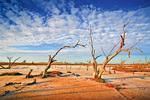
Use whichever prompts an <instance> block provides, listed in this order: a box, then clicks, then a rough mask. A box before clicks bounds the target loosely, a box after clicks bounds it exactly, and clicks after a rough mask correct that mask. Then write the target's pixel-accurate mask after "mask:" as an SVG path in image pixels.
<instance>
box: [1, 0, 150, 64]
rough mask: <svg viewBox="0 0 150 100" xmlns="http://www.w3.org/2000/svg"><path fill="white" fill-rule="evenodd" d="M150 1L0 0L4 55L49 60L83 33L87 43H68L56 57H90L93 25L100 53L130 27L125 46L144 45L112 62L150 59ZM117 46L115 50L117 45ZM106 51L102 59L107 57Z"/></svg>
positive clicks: (69, 59) (83, 59)
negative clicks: (49, 56) (90, 35)
mask: <svg viewBox="0 0 150 100" xmlns="http://www.w3.org/2000/svg"><path fill="white" fill-rule="evenodd" d="M149 16H150V1H149V0H0V61H8V60H7V56H14V58H17V57H21V59H19V61H20V62H22V61H23V60H27V62H32V61H34V62H47V61H48V55H53V54H54V53H55V52H56V51H57V50H58V49H59V48H60V47H62V46H64V45H70V46H71V45H75V44H76V42H77V41H78V40H79V39H80V43H81V44H87V47H86V49H85V48H82V47H77V48H75V49H64V50H62V51H61V52H60V53H59V54H58V55H57V56H56V58H55V59H56V60H57V61H59V62H61V61H63V62H86V61H88V60H89V59H91V56H90V50H91V49H90V45H89V43H88V42H89V41H90V39H89V32H90V31H89V29H90V25H91V26H92V37H93V42H94V48H95V50H96V55H103V53H102V51H101V48H103V49H104V51H105V53H106V54H108V53H109V51H110V50H111V48H112V47H113V46H114V45H115V44H116V43H117V42H118V41H119V40H120V35H121V34H122V27H123V25H124V24H125V23H127V22H128V21H129V20H131V22H130V23H129V24H128V25H127V27H126V28H125V31H126V33H128V35H127V36H126V41H125V44H126V45H125V47H124V48H127V47H130V46H132V45H133V44H135V43H136V42H137V41H138V40H139V39H141V38H143V40H142V41H140V43H139V44H138V45H137V46H136V47H137V48H140V49H141V50H142V51H144V53H145V54H142V53H141V52H139V51H136V50H131V58H128V56H127V53H121V54H119V55H118V56H117V57H116V58H114V59H113V60H112V61H111V63H119V62H120V61H121V59H124V60H126V63H132V62H133V61H134V62H139V61H140V60H141V63H142V62H145V60H144V59H145V57H147V59H148V61H150V51H149V50H150V42H149V40H150V28H149V26H150V17H149ZM114 52H115V50H114ZM104 60H105V57H104V56H102V57H100V58H99V59H98V63H102V62H103V61H104Z"/></svg>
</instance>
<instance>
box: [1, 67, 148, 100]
mask: <svg viewBox="0 0 150 100" xmlns="http://www.w3.org/2000/svg"><path fill="white" fill-rule="evenodd" d="M57 70H59V69H57ZM61 71H64V72H65V69H64V70H62V69H61ZM72 71H73V70H72ZM75 72H76V73H77V72H78V73H79V74H80V75H81V76H80V77H76V76H72V77H53V78H50V77H48V78H45V79H41V78H39V77H35V78H29V79H25V78H24V77H25V75H21V76H0V80H1V82H0V93H1V97H0V99H1V100H7V99H10V100H13V99H15V100H16V99H17V100H42V99H43V100H59V99H61V100H66V99H72V100H98V99H100V100H110V99H111V100H128V99H130V100H148V99H150V76H149V75H143V74H141V73H138V74H134V75H132V74H131V73H120V72H118V73H117V74H111V75H109V74H106V73H104V75H103V78H104V79H105V80H106V81H107V82H109V83H112V84H114V85H118V86H119V87H120V89H114V88H111V87H106V86H105V83H98V82H95V81H93V80H91V79H90V77H89V76H88V75H89V74H91V73H90V72H87V71H84V70H82V71H77V70H76V71H75ZM26 73H27V72H26ZM148 74H149V73H148ZM82 75H85V76H82ZM86 75H87V76H86ZM91 75H92V74H91ZM34 79H36V84H33V85H24V83H28V82H32V81H33V80H34ZM8 82H21V84H14V85H10V86H5V87H4V85H5V84H6V83H8ZM3 94H4V95H3ZM2 95H3V96H2Z"/></svg>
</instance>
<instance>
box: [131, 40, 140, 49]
mask: <svg viewBox="0 0 150 100" xmlns="http://www.w3.org/2000/svg"><path fill="white" fill-rule="evenodd" d="M141 40H142V39H139V40H138V42H136V43H135V44H134V45H133V46H131V48H132V47H134V46H136V45H137V44H138V43H139V42H140V41H141Z"/></svg>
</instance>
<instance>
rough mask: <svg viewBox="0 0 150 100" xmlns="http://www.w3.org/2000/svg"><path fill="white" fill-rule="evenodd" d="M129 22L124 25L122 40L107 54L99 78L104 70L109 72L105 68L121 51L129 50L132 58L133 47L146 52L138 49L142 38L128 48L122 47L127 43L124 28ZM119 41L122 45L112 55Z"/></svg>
mask: <svg viewBox="0 0 150 100" xmlns="http://www.w3.org/2000/svg"><path fill="white" fill-rule="evenodd" d="M129 22H130V21H129ZM129 22H128V23H127V24H124V25H123V35H120V37H121V41H119V42H118V43H117V44H116V45H114V47H113V48H112V49H111V50H110V52H109V54H108V55H107V56H106V60H105V62H104V63H103V65H102V68H101V69H100V71H99V74H98V78H101V75H102V73H103V72H107V71H106V70H105V67H106V65H107V63H108V62H109V61H110V60H111V59H113V58H114V57H116V56H117V55H118V54H119V53H120V52H122V51H125V52H128V57H129V58H130V50H131V49H136V50H139V51H140V52H141V53H143V54H144V52H143V51H141V50H140V49H138V48H136V47H135V46H136V45H137V44H138V43H139V42H140V41H141V40H142V39H140V40H139V41H138V42H137V43H135V44H134V45H133V46H131V47H129V48H127V49H122V47H123V46H124V45H125V36H126V35H125V30H124V28H125V26H126V25H128V24H129ZM120 42H121V43H120ZM119 43H120V46H119V48H118V50H117V51H116V52H115V53H114V54H113V55H111V53H112V51H113V50H114V48H115V47H116V46H117V45H118V44H119ZM110 55H111V56H110Z"/></svg>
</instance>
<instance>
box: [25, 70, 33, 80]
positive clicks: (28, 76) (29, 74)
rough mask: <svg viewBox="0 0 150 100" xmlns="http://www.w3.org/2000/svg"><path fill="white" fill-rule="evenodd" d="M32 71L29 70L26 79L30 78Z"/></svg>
mask: <svg viewBox="0 0 150 100" xmlns="http://www.w3.org/2000/svg"><path fill="white" fill-rule="evenodd" d="M32 71H33V69H30V71H29V73H28V74H27V75H26V78H30V77H31V72H32Z"/></svg>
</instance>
